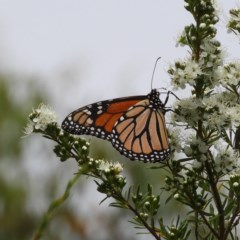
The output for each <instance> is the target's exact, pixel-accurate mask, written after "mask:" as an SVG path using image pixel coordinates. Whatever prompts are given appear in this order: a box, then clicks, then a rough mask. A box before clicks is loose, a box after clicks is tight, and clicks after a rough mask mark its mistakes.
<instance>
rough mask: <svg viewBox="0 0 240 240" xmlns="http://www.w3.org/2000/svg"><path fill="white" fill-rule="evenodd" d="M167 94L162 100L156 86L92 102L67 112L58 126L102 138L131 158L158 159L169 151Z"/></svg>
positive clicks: (166, 156)
mask: <svg viewBox="0 0 240 240" xmlns="http://www.w3.org/2000/svg"><path fill="white" fill-rule="evenodd" d="M169 93H172V92H170V91H169V92H168V94H167V97H166V100H165V102H164V103H163V102H162V101H161V100H160V98H159V97H160V93H159V91H157V90H156V89H152V90H151V92H150V93H149V94H148V95H143V96H131V97H124V98H116V99H112V100H105V101H101V102H96V103H93V104H90V105H87V106H85V107H82V108H79V109H77V110H75V111H74V112H72V113H70V114H69V115H68V116H67V117H66V118H65V120H64V121H63V123H62V128H63V129H64V130H65V131H67V132H69V133H72V134H77V135H82V134H86V135H92V136H96V137H98V138H102V139H106V140H108V141H109V142H111V143H112V145H113V147H114V148H116V149H117V150H118V151H119V152H120V153H121V154H122V155H124V156H126V157H127V158H129V159H131V160H140V161H144V162H160V161H163V160H165V159H167V158H168V157H169V155H170V153H171V149H170V146H169V141H168V137H167V130H166V125H165V119H164V115H165V113H166V112H167V111H169V110H168V109H167V108H166V107H165V105H166V103H167V101H168V96H169Z"/></svg>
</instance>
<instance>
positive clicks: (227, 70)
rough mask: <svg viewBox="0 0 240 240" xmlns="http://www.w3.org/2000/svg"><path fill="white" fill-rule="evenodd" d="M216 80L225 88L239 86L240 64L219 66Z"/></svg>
mask: <svg viewBox="0 0 240 240" xmlns="http://www.w3.org/2000/svg"><path fill="white" fill-rule="evenodd" d="M216 78H217V80H218V81H219V83H221V85H222V86H223V87H227V86H230V85H233V86H238V85H239V83H240V62H235V63H231V64H225V65H224V66H219V67H218V68H217V69H216Z"/></svg>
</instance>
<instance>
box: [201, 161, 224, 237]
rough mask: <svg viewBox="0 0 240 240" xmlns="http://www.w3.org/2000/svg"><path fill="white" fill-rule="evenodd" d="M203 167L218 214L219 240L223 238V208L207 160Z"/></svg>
mask: <svg viewBox="0 0 240 240" xmlns="http://www.w3.org/2000/svg"><path fill="white" fill-rule="evenodd" d="M205 168H206V171H207V175H208V179H209V183H210V186H211V189H212V194H213V199H214V201H215V204H216V207H217V210H218V214H219V221H218V222H219V240H224V234H225V225H224V209H223V205H222V201H221V198H220V195H219V192H218V189H217V185H216V183H215V179H214V173H213V171H212V169H211V166H210V163H209V162H208V161H206V162H205Z"/></svg>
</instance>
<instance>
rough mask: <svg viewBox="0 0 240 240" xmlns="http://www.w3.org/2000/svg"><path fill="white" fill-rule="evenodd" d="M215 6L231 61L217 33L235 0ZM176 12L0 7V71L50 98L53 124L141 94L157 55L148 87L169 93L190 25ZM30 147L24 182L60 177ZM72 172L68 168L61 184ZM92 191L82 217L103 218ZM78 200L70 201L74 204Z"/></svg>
mask: <svg viewBox="0 0 240 240" xmlns="http://www.w3.org/2000/svg"><path fill="white" fill-rule="evenodd" d="M217 2H218V5H219V9H220V10H219V11H220V17H221V20H220V22H219V24H218V29H219V32H218V38H219V40H220V41H221V42H222V44H223V47H224V49H225V50H227V52H228V53H229V56H228V58H227V60H232V59H236V58H239V55H240V51H239V49H240V48H239V39H238V38H237V37H236V36H234V35H233V34H228V33H227V31H226V28H225V25H226V23H227V17H228V11H229V9H231V8H233V7H235V6H236V4H237V3H238V5H240V4H239V1H235V0H234V1H233V0H221V1H220V0H219V1H217ZM183 5H184V1H183V0H182V1H180V0H169V1H163V0H119V1H116V0H85V1H83V0H40V1H37V0H21V1H19V0H0V35H1V38H0V51H1V54H0V70H1V71H3V72H7V73H8V72H10V73H15V74H16V75H17V74H20V75H22V76H26V78H29V77H32V78H33V81H36V84H39V87H40V88H42V91H44V92H45V91H47V93H48V94H50V95H52V102H51V104H52V105H53V108H54V109H55V110H56V111H57V113H58V115H59V116H60V118H61V119H60V121H61V120H62V119H63V118H64V117H65V116H66V115H67V114H68V113H69V112H70V111H71V110H74V109H76V108H78V107H80V106H84V105H85V104H88V103H92V102H95V101H99V100H104V99H110V98H116V97H122V96H128V95H141V94H147V93H148V92H149V91H150V86H151V75H152V71H153V66H154V63H155V60H156V59H157V58H158V57H159V56H161V57H162V60H161V61H160V63H159V65H158V67H157V70H156V75H155V78H154V83H153V86H154V87H156V88H160V87H165V88H167V89H169V90H170V89H171V86H170V78H169V76H168V75H167V73H166V71H167V69H168V66H169V64H170V63H174V61H175V60H177V59H181V58H183V57H185V56H187V49H186V48H181V47H179V48H176V46H175V45H176V39H177V36H178V35H179V34H180V33H181V32H182V30H183V28H184V26H185V25H187V24H190V23H191V22H192V19H191V15H190V14H189V13H188V12H187V11H186V10H185V9H184V7H183ZM34 79H35V80H34ZM19 81H21V80H19ZM19 90H20V89H19ZM16 94H17V93H16ZM27 141H29V140H27ZM30 141H32V139H31V140H30ZM30 141H29V142H30ZM29 142H28V143H29ZM34 142H35V145H33V146H32V147H31V148H30V149H28V152H27V153H26V154H28V158H29V156H32V157H30V160H29V161H28V166H29V169H31V174H32V176H33V177H32V181H38V178H37V174H36V172H38V173H39V174H43V173H45V171H46V169H53V168H54V169H55V170H56V169H57V170H59V172H61V173H62V171H60V169H62V170H63V169H64V167H65V165H67V164H68V163H60V162H59V161H58V160H56V158H55V160H53V161H51V162H49V161H45V162H44V161H42V158H43V157H44V155H40V158H38V156H36V152H37V151H38V142H39V138H38V139H35V140H33V144H34ZM45 142H46V141H45ZM46 145H47V144H46ZM47 148H51V146H50V147H49V146H47ZM50 150H51V149H50ZM26 157H27V156H26ZM73 169H74V170H73ZM74 171H76V165H74V167H73V168H72V169H71V170H70V172H69V175H68V176H67V177H66V178H65V180H66V181H67V179H69V178H70V177H71V176H72V174H73V172H74ZM34 179H35V180H34ZM64 187H65V185H63V189H64ZM39 188H41V186H39ZM39 188H36V189H35V191H36V192H37V191H38V190H39ZM95 188H96V187H95V185H94V184H92V188H88V190H85V191H89V193H86V192H85V193H83V194H85V195H88V196H89V202H88V203H87V204H86V211H88V210H89V209H93V208H94V209H95V210H96V211H105V208H104V207H103V206H101V207H99V206H98V203H99V201H100V200H101V199H102V196H98V197H96V198H95V199H92V197H91V196H92V194H93V193H95V192H96V191H95ZM36 192H33V193H32V194H33V195H34V194H36ZM80 197H82V195H81V194H80V193H79V196H76V197H75V198H73V201H76V205H77V204H78V203H79V201H80V200H79V199H80ZM74 199H75V200H74ZM45 207H46V206H43V207H42V209H41V206H40V207H39V209H40V210H41V211H44V209H45ZM108 211H109V210H108ZM127 228H128V229H129V231H130V229H131V228H132V226H131V225H128V226H127ZM150 239H151V238H150Z"/></svg>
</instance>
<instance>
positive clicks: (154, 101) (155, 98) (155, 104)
mask: <svg viewBox="0 0 240 240" xmlns="http://www.w3.org/2000/svg"><path fill="white" fill-rule="evenodd" d="M148 99H149V102H150V105H151V106H152V109H153V110H154V111H156V110H157V109H159V108H161V109H164V104H163V103H162V101H161V100H160V93H159V91H158V90H157V89H152V91H151V92H150V93H149V94H148Z"/></svg>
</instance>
